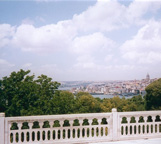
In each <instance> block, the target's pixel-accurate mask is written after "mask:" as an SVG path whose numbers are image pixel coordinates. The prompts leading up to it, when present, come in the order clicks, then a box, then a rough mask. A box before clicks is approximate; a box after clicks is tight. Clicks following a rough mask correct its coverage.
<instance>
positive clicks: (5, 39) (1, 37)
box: [0, 24, 15, 48]
mask: <svg viewBox="0 0 161 144" xmlns="http://www.w3.org/2000/svg"><path fill="white" fill-rule="evenodd" d="M14 29H15V28H14V27H12V26H11V25H9V24H0V48H2V47H5V46H6V45H8V44H9V43H10V39H11V38H12V36H13V34H14Z"/></svg>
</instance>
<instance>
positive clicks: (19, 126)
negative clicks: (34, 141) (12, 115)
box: [17, 122, 22, 143]
mask: <svg viewBox="0 0 161 144" xmlns="http://www.w3.org/2000/svg"><path fill="white" fill-rule="evenodd" d="M17 126H18V130H19V131H18V138H19V140H18V142H20V143H21V127H22V122H19V123H18V124H17Z"/></svg>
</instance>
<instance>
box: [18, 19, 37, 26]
mask: <svg viewBox="0 0 161 144" xmlns="http://www.w3.org/2000/svg"><path fill="white" fill-rule="evenodd" d="M21 23H22V24H29V25H33V24H34V21H33V20H31V19H30V18H25V19H23V20H22V22H21Z"/></svg>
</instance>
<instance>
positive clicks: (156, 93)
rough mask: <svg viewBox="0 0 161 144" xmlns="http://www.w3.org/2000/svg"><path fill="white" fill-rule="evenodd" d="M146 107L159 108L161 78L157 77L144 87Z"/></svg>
mask: <svg viewBox="0 0 161 144" xmlns="http://www.w3.org/2000/svg"><path fill="white" fill-rule="evenodd" d="M145 90H146V92H147V94H146V96H145V101H146V109H147V110H151V109H152V110H153V109H161V79H158V80H156V81H154V82H153V83H151V84H150V85H148V86H147V87H146V89H145Z"/></svg>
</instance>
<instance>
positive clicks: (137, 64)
mask: <svg viewBox="0 0 161 144" xmlns="http://www.w3.org/2000/svg"><path fill="white" fill-rule="evenodd" d="M20 69H24V70H31V74H33V73H34V74H35V75H36V76H38V75H41V74H45V75H47V76H49V77H52V78H53V80H56V81H106V80H134V79H138V80H141V79H143V78H146V77H145V76H146V75H147V74H149V75H150V78H152V79H153V78H160V77H161V1H160V0H156V1H155V0H147V1H146V0H130V1H127V0H98V1H96V0H88V1H85V0H80V1H72V0H71V1H70V0H64V1H63V0H61V1H57V0H31V1H29V0H28V1H18V0H14V1H3V0H0V78H2V77H4V76H9V74H10V73H11V72H13V71H18V70H20Z"/></svg>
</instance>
